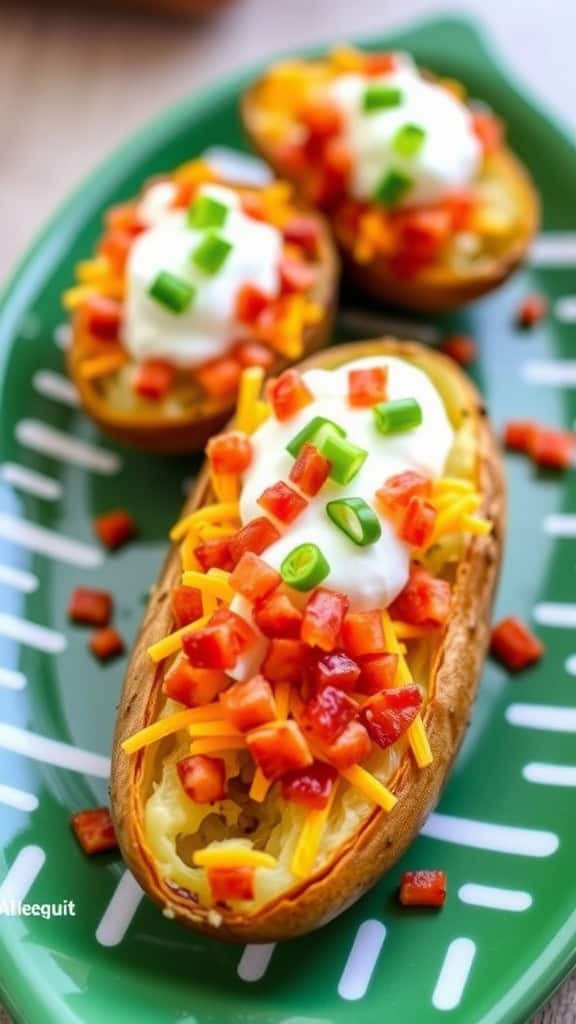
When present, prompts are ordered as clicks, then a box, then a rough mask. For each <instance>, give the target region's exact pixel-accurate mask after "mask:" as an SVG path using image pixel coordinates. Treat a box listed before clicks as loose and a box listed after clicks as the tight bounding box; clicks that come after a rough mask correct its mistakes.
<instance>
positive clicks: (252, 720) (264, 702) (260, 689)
mask: <svg viewBox="0 0 576 1024" xmlns="http://www.w3.org/2000/svg"><path fill="white" fill-rule="evenodd" d="M220 703H221V705H222V707H223V708H224V713H225V715H226V717H227V718H229V719H230V721H231V722H232V725H235V726H236V728H237V729H240V731H241V732H249V731H250V729H256V728H257V727H258V726H259V725H265V724H266V722H273V721H274V719H275V718H277V717H278V716H277V714H276V703H275V701H274V694H273V693H272V687H271V686H270V683H269V682H268V680H267V679H264V676H254V677H253V678H252V679H247V680H246V681H244V682H241V683H234V685H233V686H231V687H230V688H229V689H228V690H225V691H224V693H221V694H220Z"/></svg>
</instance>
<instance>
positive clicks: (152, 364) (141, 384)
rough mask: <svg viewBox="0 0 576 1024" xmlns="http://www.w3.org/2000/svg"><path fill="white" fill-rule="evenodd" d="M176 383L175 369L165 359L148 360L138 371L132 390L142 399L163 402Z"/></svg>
mask: <svg viewBox="0 0 576 1024" xmlns="http://www.w3.org/2000/svg"><path fill="white" fill-rule="evenodd" d="M173 383H174V367H173V366H171V365H170V363H167V362H165V360H163V359H146V360H145V362H143V363H141V364H140V366H139V367H138V369H137V370H136V372H135V374H134V377H133V380H132V388H133V390H134V392H135V394H137V395H140V397H141V398H148V399H149V400H150V401H151V402H161V401H162V399H164V398H166V395H167V394H168V392H169V391H170V388H171V387H172V385H173Z"/></svg>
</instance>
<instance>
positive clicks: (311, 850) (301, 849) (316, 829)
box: [290, 784, 338, 878]
mask: <svg viewBox="0 0 576 1024" xmlns="http://www.w3.org/2000/svg"><path fill="white" fill-rule="evenodd" d="M337 788H338V786H337V784H335V785H334V786H333V787H332V792H331V794H330V799H329V800H328V803H327V804H326V807H323V808H322V809H321V810H319V809H313V810H311V811H309V812H308V815H307V817H306V820H305V822H304V825H303V826H302V831H301V833H300V836H299V837H298V842H297V843H296V849H295V850H294V854H293V857H292V863H291V864H290V870H291V871H292V874H293V875H296V877H297V878H308V876H309V875H310V873H311V871H312V868H313V867H314V861H315V860H316V857H317V855H318V850H319V848H320V840H321V839H322V833H323V831H324V828H325V826H326V822H327V820H328V816H329V814H330V809H331V807H332V804H333V802H334V796H335V793H336V790H337Z"/></svg>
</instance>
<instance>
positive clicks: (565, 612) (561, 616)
mask: <svg viewBox="0 0 576 1024" xmlns="http://www.w3.org/2000/svg"><path fill="white" fill-rule="evenodd" d="M532 614H533V616H534V618H535V620H536V622H539V623H540V625H541V626H559V627H560V629H574V627H575V626H576V604H568V603H565V602H561V601H543V602H542V603H541V604H537V605H536V606H535V608H534V611H533V613H532Z"/></svg>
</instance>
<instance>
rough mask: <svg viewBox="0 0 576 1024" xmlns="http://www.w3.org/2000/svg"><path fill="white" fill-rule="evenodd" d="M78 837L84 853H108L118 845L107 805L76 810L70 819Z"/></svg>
mask: <svg viewBox="0 0 576 1024" xmlns="http://www.w3.org/2000/svg"><path fill="white" fill-rule="evenodd" d="M70 824H71V826H72V830H73V832H74V835H75V836H76V839H77V840H78V842H79V843H80V846H81V847H82V849H83V850H84V853H88V854H93V853H107V852H108V851H109V850H115V849H116V847H117V846H118V841H117V839H116V833H115V832H114V825H113V823H112V818H111V817H110V811H109V810H108V808H107V807H95V808H93V809H90V810H89V811H76V814H73V815H72V817H71V819H70Z"/></svg>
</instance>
